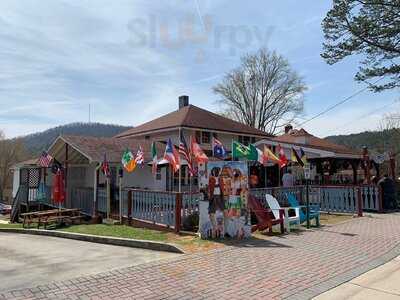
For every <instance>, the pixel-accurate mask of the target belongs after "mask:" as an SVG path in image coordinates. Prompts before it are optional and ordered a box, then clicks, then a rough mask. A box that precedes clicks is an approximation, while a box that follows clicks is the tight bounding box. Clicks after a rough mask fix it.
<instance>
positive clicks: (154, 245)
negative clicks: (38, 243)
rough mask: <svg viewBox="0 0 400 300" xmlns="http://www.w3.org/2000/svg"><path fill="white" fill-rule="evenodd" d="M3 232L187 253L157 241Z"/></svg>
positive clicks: (38, 231)
mask: <svg viewBox="0 0 400 300" xmlns="http://www.w3.org/2000/svg"><path fill="white" fill-rule="evenodd" d="M1 232H8V233H20V234H32V235H44V236H51V237H58V238H64V239H72V240H78V241H84V242H91V243H99V244H106V245H114V246H122V247H131V248H141V249H148V250H154V251H165V252H172V253H180V254H184V253H185V252H184V251H183V250H182V249H180V248H178V247H177V246H175V245H173V244H168V243H161V242H155V241H145V240H134V239H126V238H117V237H109V236H98V235H91V234H81V233H72V232H64V231H57V230H43V229H20V228H0V233H1Z"/></svg>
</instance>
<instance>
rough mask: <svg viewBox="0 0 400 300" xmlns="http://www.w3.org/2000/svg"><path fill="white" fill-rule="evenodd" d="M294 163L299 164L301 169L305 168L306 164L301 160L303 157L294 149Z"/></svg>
mask: <svg viewBox="0 0 400 300" xmlns="http://www.w3.org/2000/svg"><path fill="white" fill-rule="evenodd" d="M292 161H293V162H296V163H298V164H299V165H300V166H301V167H304V162H303V161H302V160H301V157H300V156H299V154H298V153H297V151H296V150H295V149H294V148H292Z"/></svg>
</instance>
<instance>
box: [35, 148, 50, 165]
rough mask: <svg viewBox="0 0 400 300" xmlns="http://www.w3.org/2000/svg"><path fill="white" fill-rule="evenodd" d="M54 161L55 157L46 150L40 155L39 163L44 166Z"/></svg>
mask: <svg viewBox="0 0 400 300" xmlns="http://www.w3.org/2000/svg"><path fill="white" fill-rule="evenodd" d="M52 161H53V157H52V156H51V155H50V154H49V153H47V152H46V151H43V152H42V155H41V156H40V157H39V159H38V161H37V164H38V165H39V166H40V167H42V168H48V167H50V164H51V162H52Z"/></svg>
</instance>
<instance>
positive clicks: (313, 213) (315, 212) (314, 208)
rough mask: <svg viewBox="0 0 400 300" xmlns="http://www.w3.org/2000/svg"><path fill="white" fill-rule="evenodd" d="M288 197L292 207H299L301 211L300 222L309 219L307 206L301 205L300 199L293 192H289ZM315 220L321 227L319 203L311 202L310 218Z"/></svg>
mask: <svg viewBox="0 0 400 300" xmlns="http://www.w3.org/2000/svg"><path fill="white" fill-rule="evenodd" d="M287 199H288V202H289V205H290V206H291V207H297V208H298V209H299V212H300V223H304V222H306V221H307V207H306V206H304V205H300V203H299V201H297V198H296V196H295V195H293V194H289V193H288V194H287ZM313 219H314V220H315V225H316V226H318V227H319V225H320V221H319V220H320V213H319V205H318V204H310V220H313Z"/></svg>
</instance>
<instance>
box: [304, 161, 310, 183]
mask: <svg viewBox="0 0 400 300" xmlns="http://www.w3.org/2000/svg"><path fill="white" fill-rule="evenodd" d="M304 178H305V179H307V180H310V179H311V167H310V164H309V163H307V164H305V165H304Z"/></svg>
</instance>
